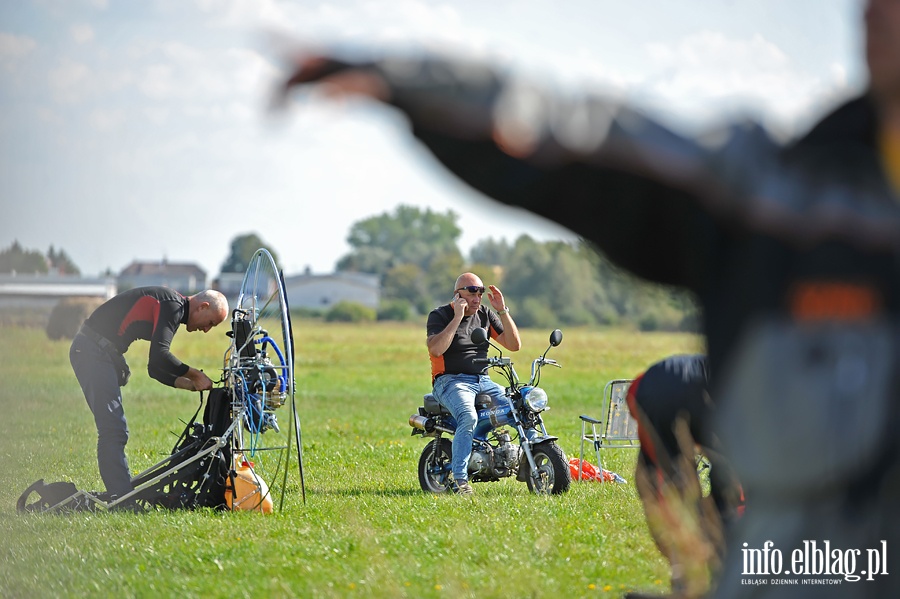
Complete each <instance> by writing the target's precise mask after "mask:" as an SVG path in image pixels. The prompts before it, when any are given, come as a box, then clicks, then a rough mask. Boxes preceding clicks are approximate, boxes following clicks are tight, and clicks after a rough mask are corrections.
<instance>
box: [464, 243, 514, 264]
mask: <svg viewBox="0 0 900 599" xmlns="http://www.w3.org/2000/svg"><path fill="white" fill-rule="evenodd" d="M511 253H512V248H511V247H510V245H509V243H508V242H507V241H506V240H505V239H501V240H499V241H497V240H495V239H482V240H481V241H479V242H478V243H476V244H475V245H474V246H473V247H472V249H471V250H469V261H471V262H472V263H476V264H490V265H499V266H505V265H506V263H507V262H509V256H510V254H511Z"/></svg>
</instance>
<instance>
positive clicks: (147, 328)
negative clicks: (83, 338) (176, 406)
mask: <svg viewBox="0 0 900 599" xmlns="http://www.w3.org/2000/svg"><path fill="white" fill-rule="evenodd" d="M189 312H190V306H189V300H188V298H186V297H185V296H183V295H181V294H180V293H178V292H177V291H173V290H171V289H169V288H167V287H136V288H134V289H129V290H128V291H125V292H123V293H120V294H119V295H117V296H115V297H114V298H112V299H110V300H109V301H107V302H106V303H104V304H103V305H101V306H100V307H99V308H97V309H96V310H95V311H94V313H93V314H91V315H90V316H89V317H88V318H87V319H86V320H85V324H87V325H88V326H89V327H90V328H91V329H93V330H94V331H95V332H97V333H98V334H99V335H101V336H103V337H105V338H106V339H108V340H109V341H110V342H111V343H112V344H113V345H114V346H115V347H116V349H117V350H119V352H121V353H122V354H124V353H125V352H126V351H128V347H129V346H130V345H131V344H132V342H134V341H135V340H136V339H145V340H147V341H149V342H150V355H149V361H148V364H147V372H148V373H149V374H150V376H151V377H153V378H154V379H156V380H158V381H159V382H161V383H163V384H165V385H169V386H171V387H174V386H175V379H177V378H178V377H180V376H183V375H184V374H186V373H187V371H188V370H189V366H188V365H187V364H184V363H183V362H181V360H179V359H178V358H176V357H175V356H174V355H173V354H172V352H171V351H170V350H169V347H170V345H171V344H172V337H173V336H174V335H175V332H176V331H177V330H178V326H179V325H181V324H187V321H188V314H189Z"/></svg>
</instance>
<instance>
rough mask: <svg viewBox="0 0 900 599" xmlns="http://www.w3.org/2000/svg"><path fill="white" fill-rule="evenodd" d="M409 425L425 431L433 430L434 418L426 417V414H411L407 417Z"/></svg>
mask: <svg viewBox="0 0 900 599" xmlns="http://www.w3.org/2000/svg"><path fill="white" fill-rule="evenodd" d="M409 425H410V426H411V427H413V428H417V429H419V430H422V431H425V432H426V433H431V432H434V418H428V417H427V416H419V415H418V414H413V415H412V416H410V417H409Z"/></svg>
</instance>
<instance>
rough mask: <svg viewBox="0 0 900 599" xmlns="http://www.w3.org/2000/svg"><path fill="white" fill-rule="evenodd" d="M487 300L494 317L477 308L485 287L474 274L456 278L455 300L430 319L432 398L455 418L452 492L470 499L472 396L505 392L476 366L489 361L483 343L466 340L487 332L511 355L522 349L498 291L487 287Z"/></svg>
mask: <svg viewBox="0 0 900 599" xmlns="http://www.w3.org/2000/svg"><path fill="white" fill-rule="evenodd" d="M489 289H490V291H489V292H488V298H489V300H490V302H491V306H492V307H493V308H494V310H496V313H494V312H491V311H490V310H488V309H487V307H486V306H483V305H482V304H481V298H482V296H483V295H484V291H485V289H484V283H482V282H481V279H479V278H478V277H477V276H476V275H474V274H472V273H464V274H461V275H460V276H459V278H457V279H456V285H454V292H453V293H454V295H453V299H452V301H451V302H450V303H449V304H444V305H443V306H439V307H437V308H435V309H434V310H432V311H431V313H430V314H429V315H428V322H427V325H426V328H427V334H428V339H427V345H428V353H429V354H430V355H431V377H432V383H433V385H434V397H435V399H436V400H437V401H438V402H439V403H440V404H441V405H442V406H444V407H445V408H446V409H447V410H449V411H450V413H451V414H452V415H453V418H454V419H456V433H455V435H454V437H453V448H452V451H453V457H452V459H451V461H450V466H451V469H452V471H453V479H454V481H455V484H456V492H457V493H459V494H461V495H471V494H472V485H470V484H469V473H468V467H469V455H470V454H471V453H472V434H473V432H474V430H475V423H476V422H477V421H478V413H477V412H476V410H475V395H477V394H478V393H488V394H490V395H492V396H494V397H498V398H499V397H502V396H503V391H504V390H503V387H501V386H500V385H498V384H497V383H495V382H494V381H492V380H491V377H490V376H488V374H487V367H486V366H485V365H483V364H476V363H475V359H476V358H486V357H487V349H488V346H487V344H483V345H481V346H476V345H474V344H473V343H472V341H471V339H470V337H471V335H472V331H473V330H474V329H475V328H476V327H481V328H484V329H487V331H488V337H489V338H493V339H496V340H497V342H498V343H499V344H500V345H502V346H503V347H505V348H506V349H508V350H510V351H518V350H519V347H520V346H521V340H520V339H519V330H518V329H517V328H516V323H515V322H514V321H513V319H512V316H511V315H510V313H509V308H507V307H506V304H505V303H504V300H503V294H502V293H500V290H499V289H498V288H497V287H496V286H494V285H491V286H490V287H489Z"/></svg>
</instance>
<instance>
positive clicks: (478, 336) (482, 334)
mask: <svg viewBox="0 0 900 599" xmlns="http://www.w3.org/2000/svg"><path fill="white" fill-rule="evenodd" d="M470 339H471V340H472V343H474V344H475V345H481V344H482V343H485V342H487V340H488V336H487V329H483V328H481V327H478V328H477V329H475V330H474V331H472V335H471V337H470Z"/></svg>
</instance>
